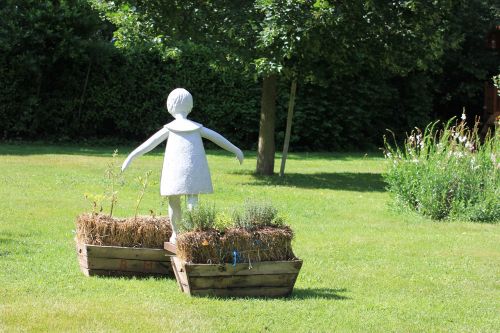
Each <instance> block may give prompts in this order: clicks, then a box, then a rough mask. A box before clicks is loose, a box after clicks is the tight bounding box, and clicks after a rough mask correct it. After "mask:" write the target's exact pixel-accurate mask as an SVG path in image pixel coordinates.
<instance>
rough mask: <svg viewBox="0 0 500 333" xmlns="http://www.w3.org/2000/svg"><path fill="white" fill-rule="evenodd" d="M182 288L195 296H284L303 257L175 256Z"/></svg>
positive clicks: (174, 264)
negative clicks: (211, 259) (220, 259)
mask: <svg viewBox="0 0 500 333" xmlns="http://www.w3.org/2000/svg"><path fill="white" fill-rule="evenodd" d="M172 266H173V269H174V273H175V277H176V278H177V282H178V284H179V287H180V288H181V290H182V291H183V292H185V293H187V294H189V295H193V296H220V297H244V296H249V297H285V296H289V295H290V294H291V293H292V291H293V286H294V284H295V281H296V279H297V276H298V274H299V271H300V268H301V267H302V260H290V261H264V262H257V263H252V264H251V265H249V264H248V263H241V264H236V265H231V264H224V265H213V264H191V263H186V262H184V261H183V260H181V259H179V258H177V257H172Z"/></svg>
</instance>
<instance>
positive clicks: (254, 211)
mask: <svg viewBox="0 0 500 333" xmlns="http://www.w3.org/2000/svg"><path fill="white" fill-rule="evenodd" d="M233 221H234V225H235V226H236V227H240V228H245V229H253V228H257V227H265V226H272V227H282V226H284V224H285V219H284V218H283V217H282V216H280V215H278V210H277V209H276V207H274V206H273V205H272V204H270V203H267V202H263V201H262V202H258V201H246V202H245V206H244V210H243V213H239V212H238V211H235V212H234V213H233Z"/></svg>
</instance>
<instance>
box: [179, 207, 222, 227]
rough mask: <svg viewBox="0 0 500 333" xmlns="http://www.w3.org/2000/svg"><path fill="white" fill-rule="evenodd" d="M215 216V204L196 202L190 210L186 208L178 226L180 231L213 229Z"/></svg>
mask: <svg viewBox="0 0 500 333" xmlns="http://www.w3.org/2000/svg"><path fill="white" fill-rule="evenodd" d="M216 216H217V210H216V209H215V205H207V204H202V203H200V204H198V205H197V206H195V207H194V208H193V209H192V210H186V211H184V213H183V217H182V220H181V223H180V226H179V229H180V230H181V231H182V232H186V231H203V230H210V229H214V227H215V221H216Z"/></svg>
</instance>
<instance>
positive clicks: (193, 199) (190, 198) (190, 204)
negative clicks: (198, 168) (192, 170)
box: [186, 194, 198, 210]
mask: <svg viewBox="0 0 500 333" xmlns="http://www.w3.org/2000/svg"><path fill="white" fill-rule="evenodd" d="M186 201H187V208H188V209H189V210H193V208H194V207H196V206H197V205H198V194H189V195H187V198H186Z"/></svg>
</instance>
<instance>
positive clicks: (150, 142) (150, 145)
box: [122, 127, 168, 171]
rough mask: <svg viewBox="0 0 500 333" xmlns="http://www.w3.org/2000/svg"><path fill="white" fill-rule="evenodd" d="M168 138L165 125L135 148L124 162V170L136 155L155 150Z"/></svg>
mask: <svg viewBox="0 0 500 333" xmlns="http://www.w3.org/2000/svg"><path fill="white" fill-rule="evenodd" d="M167 138H168V129H167V128H166V127H163V128H162V129H161V130H159V131H158V132H156V133H155V134H153V136H151V137H150V138H149V139H147V140H146V141H145V142H144V143H143V144H142V145H140V146H139V147H137V148H136V149H134V151H133V152H131V153H130V154H129V155H128V156H127V158H126V159H125V162H123V164H122V171H124V170H125V169H126V168H127V167H128V165H129V164H130V162H132V160H133V159H134V158H136V157H139V156H141V155H144V154H146V153H147V152H149V151H151V150H153V149H154V148H155V147H156V146H158V145H159V144H160V143H161V142H162V141H164V140H166V139H167Z"/></svg>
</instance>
